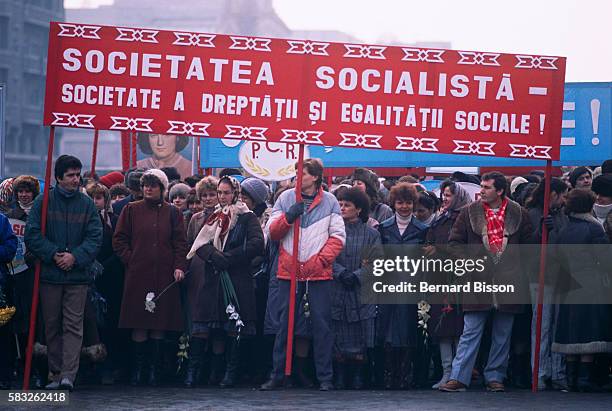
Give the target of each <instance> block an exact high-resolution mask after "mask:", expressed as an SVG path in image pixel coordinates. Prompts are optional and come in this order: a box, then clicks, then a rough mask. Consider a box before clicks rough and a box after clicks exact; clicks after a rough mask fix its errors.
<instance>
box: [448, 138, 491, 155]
mask: <svg viewBox="0 0 612 411" xmlns="http://www.w3.org/2000/svg"><path fill="white" fill-rule="evenodd" d="M453 143H455V149H454V150H453V153H457V154H482V155H485V156H494V155H495V151H493V147H495V144H496V143H493V142H489V141H467V140H453Z"/></svg>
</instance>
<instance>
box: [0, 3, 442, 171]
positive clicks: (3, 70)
mask: <svg viewBox="0 0 612 411" xmlns="http://www.w3.org/2000/svg"><path fill="white" fill-rule="evenodd" d="M85 4H87V3H85ZM51 20H54V21H68V22H73V23H91V24H100V25H113V26H129V27H147V28H157V29H163V30H184V31H195V32H208V33H224V34H241V35H251V36H265V37H280V38H297V39H310V40H321V41H340V42H360V40H359V39H356V38H355V37H353V36H350V35H348V34H346V33H342V32H339V31H334V30H325V31H317V30H312V31H310V30H299V31H294V30H291V29H290V28H289V27H287V25H286V24H285V23H284V22H283V21H282V20H281V18H280V17H279V16H278V14H277V13H276V11H275V10H274V7H273V3H272V0H206V1H202V0H115V1H114V3H113V4H112V5H107V6H106V5H105V6H98V7H94V8H80V9H66V10H65V11H64V7H63V2H62V0H0V83H6V85H7V87H6V91H7V92H6V100H7V107H6V108H7V110H6V127H5V129H6V140H5V164H6V165H5V170H4V176H14V175H17V174H22V173H27V174H33V175H36V176H41V175H43V171H44V165H45V158H46V152H47V142H48V129H46V128H43V126H42V119H43V106H44V94H45V87H44V85H45V70H46V65H47V62H46V56H47V44H48V36H49V34H48V32H49V22H50V21H51ZM417 45H422V46H429V47H442V48H450V43H418V44H417ZM56 136H57V137H58V140H57V141H58V143H57V145H56V153H62V154H72V155H75V156H77V157H79V158H81V159H82V161H83V165H84V167H85V169H88V168H89V167H90V163H91V154H92V141H93V131H92V130H83V129H67V128H64V129H61V128H60V129H58V132H57V133H56ZM120 144H121V143H120V135H119V133H117V132H113V131H103V132H101V133H100V143H99V147H98V159H97V162H96V169H97V170H99V171H100V172H101V174H103V173H104V172H105V171H108V170H117V169H121V158H120V156H118V155H117V153H119V152H120Z"/></svg>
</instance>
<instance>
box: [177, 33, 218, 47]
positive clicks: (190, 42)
mask: <svg viewBox="0 0 612 411" xmlns="http://www.w3.org/2000/svg"><path fill="white" fill-rule="evenodd" d="M172 33H174V36H175V37H176V40H174V42H173V43H172V44H173V45H175V46H196V47H215V43H214V42H213V40H214V39H215V38H216V37H217V35H216V34H201V33H188V32H183V31H173V32H172Z"/></svg>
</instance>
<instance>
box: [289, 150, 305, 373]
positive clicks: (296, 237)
mask: <svg viewBox="0 0 612 411" xmlns="http://www.w3.org/2000/svg"><path fill="white" fill-rule="evenodd" d="M303 169H304V145H303V144H300V150H299V154H298V164H297V170H296V174H297V182H296V184H295V201H296V203H297V202H300V201H302V173H303V171H302V170H303ZM300 220H301V218H300V217H298V218H297V219H296V220H295V222H294V223H293V256H292V260H293V261H292V265H293V271H292V272H291V286H290V290H289V319H288V321H287V352H286V358H285V375H287V376H289V375H291V361H292V358H293V328H294V323H295V318H294V317H295V289H296V287H297V272H298V270H299V269H300V266H299V261H298V252H299V241H300Z"/></svg>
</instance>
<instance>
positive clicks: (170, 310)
mask: <svg viewBox="0 0 612 411" xmlns="http://www.w3.org/2000/svg"><path fill="white" fill-rule="evenodd" d="M140 182H141V186H142V192H143V196H144V197H143V199H142V200H139V201H135V202H132V203H129V204H128V205H126V206H125V208H124V209H123V211H122V212H121V216H120V217H119V222H118V223H117V230H116V232H115V235H114V237H113V248H114V250H115V252H116V253H117V255H119V257H120V258H121V260H122V261H123V264H124V265H125V269H126V272H125V283H124V290H123V300H122V304H121V314H120V317H119V327H120V328H130V329H131V330H132V343H133V344H132V347H133V359H134V364H133V369H132V380H131V382H132V384H133V385H139V384H141V383H143V382H144V380H145V378H146V377H145V375H144V363H145V352H147V351H148V352H149V353H150V354H151V357H152V358H151V363H150V367H149V374H148V383H149V385H157V383H158V381H159V373H160V368H161V362H162V342H163V338H164V334H165V332H166V331H183V315H182V312H181V309H180V307H181V299H180V294H179V287H176V286H174V287H171V288H170V289H168V290H167V291H166V292H165V293H164V294H163V295H160V294H161V291H162V290H164V288H165V287H166V286H168V285H169V284H171V283H172V282H173V281H177V282H178V281H182V280H183V278H184V276H185V270H186V268H187V261H186V260H185V254H186V253H187V242H186V240H185V226H184V224H183V219H182V216H181V213H180V212H179V211H178V210H177V209H176V207H174V206H172V205H170V204H168V203H167V202H165V201H164V192H165V191H166V190H167V189H168V178H167V177H166V175H165V174H164V172H163V171H161V170H158V169H151V170H147V171H145V172H144V174H143V175H142V177H141V180H140ZM148 293H154V294H155V296H156V297H157V296H159V299H158V300H156V307H155V308H154V310H152V311H153V312H150V311H148V310H145V298H146V296H147V294H148Z"/></svg>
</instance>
